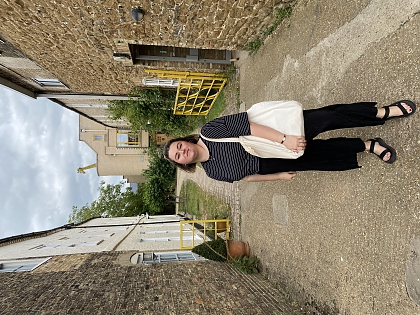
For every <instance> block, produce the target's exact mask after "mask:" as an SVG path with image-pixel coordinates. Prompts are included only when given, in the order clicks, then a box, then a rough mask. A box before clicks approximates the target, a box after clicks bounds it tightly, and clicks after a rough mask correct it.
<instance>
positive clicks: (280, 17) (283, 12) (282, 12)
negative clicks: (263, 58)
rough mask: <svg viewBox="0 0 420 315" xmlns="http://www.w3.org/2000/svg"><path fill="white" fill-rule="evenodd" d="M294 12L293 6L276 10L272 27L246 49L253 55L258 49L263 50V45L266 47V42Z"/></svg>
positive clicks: (246, 46)
mask: <svg viewBox="0 0 420 315" xmlns="http://www.w3.org/2000/svg"><path fill="white" fill-rule="evenodd" d="M292 10H293V4H292V5H290V6H286V7H281V8H274V11H273V15H274V22H273V24H272V25H270V26H269V27H268V28H267V29H266V30H264V31H262V32H261V35H260V36H259V37H258V38H257V39H255V40H253V41H252V42H249V43H247V44H246V45H245V49H246V50H248V51H249V52H250V53H251V54H254V53H256V52H257V51H258V49H260V48H261V46H262V45H264V40H265V39H266V38H267V37H268V36H269V35H271V34H273V32H274V31H275V30H276V29H277V28H278V27H279V25H280V24H281V22H283V21H284V20H285V19H288V18H289V17H290V15H291V14H292Z"/></svg>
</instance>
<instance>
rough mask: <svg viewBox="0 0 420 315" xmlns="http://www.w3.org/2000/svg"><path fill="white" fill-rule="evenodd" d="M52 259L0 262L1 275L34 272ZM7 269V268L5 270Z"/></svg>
mask: <svg viewBox="0 0 420 315" xmlns="http://www.w3.org/2000/svg"><path fill="white" fill-rule="evenodd" d="M51 258H52V257H43V258H32V259H16V260H0V273H7V272H25V271H32V270H35V269H36V268H38V267H39V266H41V265H42V264H44V263H45V262H47V261H48V260H50V259H51ZM5 267H6V268H5Z"/></svg>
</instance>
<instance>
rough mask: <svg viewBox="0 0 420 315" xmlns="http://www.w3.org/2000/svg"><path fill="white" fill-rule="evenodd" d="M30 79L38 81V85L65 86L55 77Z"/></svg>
mask: <svg viewBox="0 0 420 315" xmlns="http://www.w3.org/2000/svg"><path fill="white" fill-rule="evenodd" d="M32 81H34V82H36V83H38V84H39V85H40V86H49V87H66V86H65V85H64V84H63V83H61V82H60V81H59V80H57V79H44V78H32Z"/></svg>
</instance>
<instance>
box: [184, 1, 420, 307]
mask: <svg viewBox="0 0 420 315" xmlns="http://www.w3.org/2000/svg"><path fill="white" fill-rule="evenodd" d="M419 12H420V0H356V1H347V0H300V1H299V2H298V4H297V6H296V7H295V8H294V10H293V13H292V17H291V18H290V20H289V21H285V23H283V25H282V26H280V28H279V29H278V30H277V31H276V32H275V34H273V35H272V36H271V37H270V38H268V39H267V40H266V41H265V44H264V46H263V47H262V48H261V49H260V50H259V51H258V53H257V54H255V55H254V56H250V57H248V58H246V59H244V58H241V59H240V60H239V61H238V62H237V66H238V67H239V72H240V92H241V93H240V98H241V101H242V102H244V103H245V104H246V108H249V107H250V106H251V105H252V104H254V103H256V102H259V101H263V100H275V99H294V100H297V101H300V102H301V103H302V104H303V105H304V107H305V108H307V109H309V108H316V107H320V106H322V105H327V104H333V103H339V102H354V101H361V100H375V101H378V103H379V105H386V104H389V103H391V102H393V101H395V100H399V99H405V98H408V99H413V100H415V101H416V102H419V101H420V78H419V76H420V14H419ZM419 129H420V114H417V115H414V116H413V117H410V118H407V119H399V120H392V121H389V122H388V123H387V124H386V125H385V126H383V127H369V128H367V127H366V128H358V129H351V130H342V131H335V132H330V133H327V134H325V137H331V136H334V137H336V136H346V137H361V138H371V137H375V136H381V137H383V138H384V139H385V140H386V141H387V142H389V143H390V144H391V145H393V146H394V147H395V148H396V149H397V152H398V160H397V162H396V163H395V164H393V165H387V164H385V163H381V161H380V160H379V159H378V158H377V157H375V156H373V155H371V154H367V153H364V154H360V159H359V163H360V165H361V166H363V167H362V168H361V169H358V170H352V171H347V172H300V173H299V174H298V176H297V177H296V178H295V179H294V180H293V181H291V182H269V183H242V182H239V183H235V184H233V185H232V184H225V183H218V182H215V181H212V180H209V179H207V178H206V177H205V176H204V175H203V174H202V173H201V172H199V173H197V174H195V175H193V176H192V177H190V175H188V176H189V177H186V175H185V174H181V173H180V174H179V175H178V176H179V177H178V180H179V182H181V181H183V180H185V179H186V178H189V179H191V180H194V181H196V182H198V183H199V185H200V186H201V187H203V188H204V189H206V190H207V191H213V192H215V193H216V194H218V195H221V196H225V198H226V200H228V201H229V202H230V203H231V204H237V206H235V208H234V217H233V223H234V226H235V231H234V233H235V237H237V238H241V239H243V240H245V241H248V242H249V243H250V245H251V251H252V253H253V254H255V255H257V256H258V257H259V258H260V259H261V265H262V266H261V267H262V272H263V273H264V274H265V275H266V276H267V277H268V278H269V279H270V280H271V281H272V282H273V283H275V284H278V285H280V286H282V287H283V288H285V289H286V291H287V292H289V294H290V296H291V297H292V298H293V299H295V300H297V301H299V303H300V304H301V305H303V306H305V307H306V308H308V309H311V310H312V312H313V313H312V314H341V315H344V314H346V315H368V314H375V315H376V314H377V315H379V314H380V315H382V314H398V315H416V314H420V307H419V306H418V305H420V298H419V296H418V294H417V292H420V287H419V284H420V281H419V280H418V279H419V278H420V277H419V276H418V275H419V274H420V267H419V266H420V260H419V258H418V257H420V210H419V209H420V179H419V175H420V172H419V158H418V156H419V155H420V147H419V144H420V136H419V135H420V130H419Z"/></svg>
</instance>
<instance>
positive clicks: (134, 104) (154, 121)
mask: <svg viewBox="0 0 420 315" xmlns="http://www.w3.org/2000/svg"><path fill="white" fill-rule="evenodd" d="M175 98H176V91H175V90H163V89H158V88H155V89H138V88H137V89H134V90H133V91H132V93H131V98H130V99H129V100H125V101H121V100H119V101H110V102H109V106H108V111H109V113H110V118H111V119H114V120H117V119H121V118H126V119H127V120H128V122H129V123H130V125H131V129H132V130H134V131H135V130H140V129H144V130H146V131H148V132H149V133H152V132H154V131H160V132H163V133H165V134H168V135H173V136H180V135H186V134H188V133H191V131H192V130H194V129H195V128H197V126H198V125H199V124H200V123H202V122H201V121H202V120H203V118H202V117H197V116H183V115H174V114H173V107H174V103H175Z"/></svg>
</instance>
